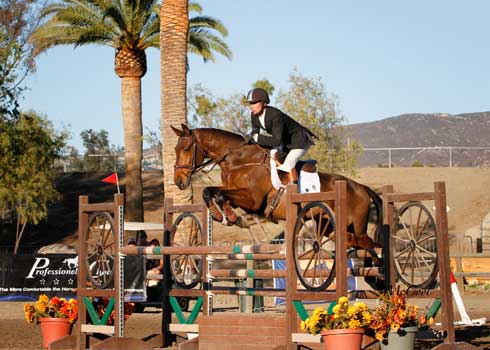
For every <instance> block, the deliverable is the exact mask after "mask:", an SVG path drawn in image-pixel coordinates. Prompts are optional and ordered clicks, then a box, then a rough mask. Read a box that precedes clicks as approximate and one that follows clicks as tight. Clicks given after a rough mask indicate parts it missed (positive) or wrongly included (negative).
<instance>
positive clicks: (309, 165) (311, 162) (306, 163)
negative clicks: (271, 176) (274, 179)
mask: <svg viewBox="0 0 490 350" xmlns="http://www.w3.org/2000/svg"><path fill="white" fill-rule="evenodd" d="M286 156H287V153H286V152H280V151H278V152H276V156H275V161H276V165H277V166H280V165H281V164H282V163H284V160H285V159H286ZM316 164H317V161H316V160H315V159H307V160H299V161H298V162H297V163H296V166H295V167H294V168H295V170H296V173H297V174H298V180H299V177H300V176H301V172H305V173H310V174H315V173H317V172H318V167H317V165H316ZM277 174H278V175H279V179H280V180H281V183H282V184H283V185H284V186H286V185H287V184H288V182H289V173H287V172H286V171H282V170H277Z"/></svg>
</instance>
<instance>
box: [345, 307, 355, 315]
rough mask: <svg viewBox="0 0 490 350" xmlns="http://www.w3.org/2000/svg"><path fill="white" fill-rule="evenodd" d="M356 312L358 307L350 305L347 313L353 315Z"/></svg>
mask: <svg viewBox="0 0 490 350" xmlns="http://www.w3.org/2000/svg"><path fill="white" fill-rule="evenodd" d="M355 314H356V308H355V307H354V306H349V307H348V308H347V315H349V317H352V316H354V315H355Z"/></svg>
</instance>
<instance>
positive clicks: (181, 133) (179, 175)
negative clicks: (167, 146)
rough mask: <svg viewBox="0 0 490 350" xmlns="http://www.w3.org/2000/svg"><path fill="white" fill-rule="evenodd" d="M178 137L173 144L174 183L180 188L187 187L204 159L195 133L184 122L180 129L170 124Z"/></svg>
mask: <svg viewBox="0 0 490 350" xmlns="http://www.w3.org/2000/svg"><path fill="white" fill-rule="evenodd" d="M171 128H172V130H173V131H174V132H175V134H176V135H177V136H178V137H179V140H178V141H177V145H176V146H175V156H176V157H175V165H174V183H175V184H176V185H177V187H179V188H180V189H181V190H184V189H186V188H187V187H189V185H190V183H191V177H192V174H194V173H195V172H196V171H197V170H198V168H199V166H200V165H201V164H202V163H203V161H204V151H203V150H202V149H201V148H200V147H199V144H198V142H197V140H196V135H195V133H193V132H192V130H190V129H189V128H188V127H187V126H186V125H185V124H182V130H179V129H177V128H174V127H173V126H171Z"/></svg>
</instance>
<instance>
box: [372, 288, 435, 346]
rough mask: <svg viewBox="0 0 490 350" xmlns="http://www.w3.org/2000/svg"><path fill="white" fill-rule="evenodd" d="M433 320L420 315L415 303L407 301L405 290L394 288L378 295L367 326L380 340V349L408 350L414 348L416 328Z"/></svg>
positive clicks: (429, 323)
mask: <svg viewBox="0 0 490 350" xmlns="http://www.w3.org/2000/svg"><path fill="white" fill-rule="evenodd" d="M433 322H434V320H433V318H432V317H431V318H429V319H427V318H426V316H425V314H424V315H420V310H419V307H418V306H417V305H411V304H408V303H407V294H406V292H405V291H402V290H400V288H396V289H394V290H393V291H391V292H387V293H383V294H381V295H380V296H379V299H378V306H377V307H376V308H375V310H374V312H373V314H372V320H371V324H370V325H369V328H371V329H372V330H373V331H374V333H375V337H376V339H378V340H379V341H380V343H381V349H397V350H410V349H413V348H414V344H415V333H416V332H417V331H418V329H419V328H421V327H428V326H430V325H432V324H433Z"/></svg>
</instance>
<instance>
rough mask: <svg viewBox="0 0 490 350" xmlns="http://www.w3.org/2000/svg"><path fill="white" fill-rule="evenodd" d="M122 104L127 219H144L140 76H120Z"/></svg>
mask: <svg viewBox="0 0 490 350" xmlns="http://www.w3.org/2000/svg"><path fill="white" fill-rule="evenodd" d="M121 98H122V101H121V105H122V115H123V126H124V158H125V163H126V193H125V199H126V213H125V217H126V220H127V221H140V222H141V221H144V212H143V185H142V177H141V166H142V160H141V159H142V155H143V139H142V135H143V126H142V121H141V113H142V112H141V78H135V77H123V78H121Z"/></svg>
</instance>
